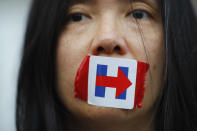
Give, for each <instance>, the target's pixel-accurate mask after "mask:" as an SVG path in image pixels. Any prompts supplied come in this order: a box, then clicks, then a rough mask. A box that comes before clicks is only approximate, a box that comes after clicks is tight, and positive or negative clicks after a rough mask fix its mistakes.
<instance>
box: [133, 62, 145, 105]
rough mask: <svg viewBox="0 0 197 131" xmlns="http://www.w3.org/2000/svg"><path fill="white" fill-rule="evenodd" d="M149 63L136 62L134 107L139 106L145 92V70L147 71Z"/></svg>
mask: <svg viewBox="0 0 197 131" xmlns="http://www.w3.org/2000/svg"><path fill="white" fill-rule="evenodd" d="M148 68H149V65H148V64H146V63H144V62H138V63H137V76H136V88H135V100H134V108H141V107H142V101H143V98H144V92H145V89H146V88H145V80H146V72H147V71H148Z"/></svg>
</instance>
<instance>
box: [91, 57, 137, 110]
mask: <svg viewBox="0 0 197 131" xmlns="http://www.w3.org/2000/svg"><path fill="white" fill-rule="evenodd" d="M97 64H101V65H107V66H108V67H107V76H113V77H117V74H118V67H119V66H121V67H128V69H129V70H128V79H129V80H130V81H131V83H132V85H131V86H130V87H129V88H127V92H126V100H122V99H115V96H116V88H111V87H106V88H105V97H97V96H95V87H96V73H97ZM136 73H137V61H136V60H131V59H121V58H112V57H102V56H91V57H90V63H89V74H88V104H92V105H96V106H103V107H114V108H122V109H132V108H133V106H134V98H135V85H136Z"/></svg>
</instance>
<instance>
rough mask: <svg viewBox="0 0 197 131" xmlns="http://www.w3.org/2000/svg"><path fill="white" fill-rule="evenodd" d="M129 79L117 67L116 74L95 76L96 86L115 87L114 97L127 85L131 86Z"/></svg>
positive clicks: (127, 86)
mask: <svg viewBox="0 0 197 131" xmlns="http://www.w3.org/2000/svg"><path fill="white" fill-rule="evenodd" d="M131 85H132V83H131V81H130V80H129V79H128V78H127V76H126V75H125V74H124V73H123V72H122V70H121V69H120V68H118V76H117V77H112V76H101V75H97V76H96V86H103V87H111V88H116V98H117V97H118V96H120V95H121V94H122V93H123V92H124V91H125V90H126V89H127V88H129V86H131Z"/></svg>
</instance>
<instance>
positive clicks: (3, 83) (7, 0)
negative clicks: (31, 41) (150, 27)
mask: <svg viewBox="0 0 197 131" xmlns="http://www.w3.org/2000/svg"><path fill="white" fill-rule="evenodd" d="M193 4H194V6H195V8H196V11H197V0H193ZM30 5H31V0H0V131H15V130H16V129H15V128H16V127H15V101H16V84H17V75H18V69H19V65H20V60H21V50H22V44H23V40H24V32H25V27H26V20H27V16H28V12H29V7H30ZM177 6H178V5H177Z"/></svg>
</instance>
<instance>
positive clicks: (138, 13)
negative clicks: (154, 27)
mask: <svg viewBox="0 0 197 131" xmlns="http://www.w3.org/2000/svg"><path fill="white" fill-rule="evenodd" d="M127 16H128V17H131V18H134V19H137V20H143V19H148V18H150V17H151V15H150V13H148V12H147V11H145V10H141V9H136V10H133V11H131V12H130V13H129V14H128V15H127Z"/></svg>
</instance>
